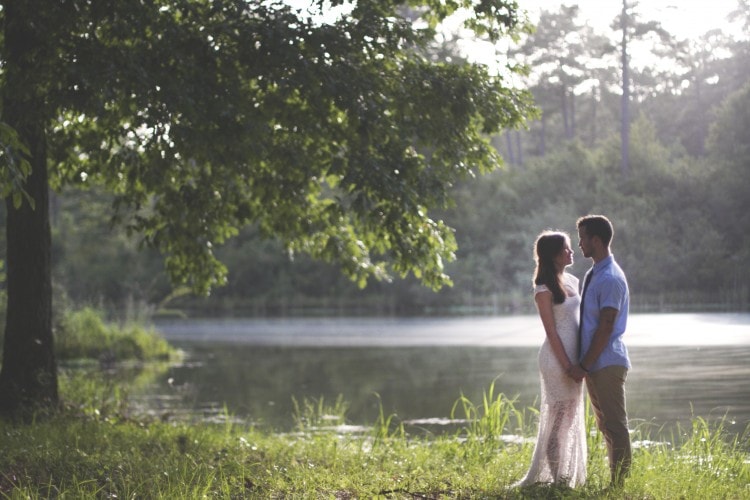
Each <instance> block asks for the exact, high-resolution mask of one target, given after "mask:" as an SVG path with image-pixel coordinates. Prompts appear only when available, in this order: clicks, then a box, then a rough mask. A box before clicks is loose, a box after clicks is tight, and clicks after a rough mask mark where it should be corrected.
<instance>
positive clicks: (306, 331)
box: [145, 315, 750, 432]
mask: <svg viewBox="0 0 750 500" xmlns="http://www.w3.org/2000/svg"><path fill="white" fill-rule="evenodd" d="M631 327H632V328H631V330H632V333H629V335H630V336H631V339H630V344H631V347H630V350H631V357H632V360H633V364H634V368H633V370H632V371H631V372H630V374H629V377H628V385H627V388H628V408H629V412H630V417H631V421H632V423H633V425H649V426H650V425H653V426H654V428H658V427H659V426H661V425H663V424H674V423H676V422H680V423H683V424H687V423H689V421H690V419H691V417H692V416H693V415H695V416H702V417H706V418H720V417H722V416H723V415H725V414H728V415H729V417H730V420H734V422H735V424H733V426H734V429H731V430H734V431H736V432H741V431H742V430H743V429H744V428H745V426H746V425H747V424H748V423H750V397H749V396H750V388H748V384H747V381H748V379H750V365H749V364H748V363H747V359H748V357H749V356H750V315H642V316H636V317H634V321H632V325H631ZM540 330H541V329H540V327H539V326H538V320H537V319H536V318H532V317H513V318H474V319H466V318H456V319H450V320H434V319H431V320H393V319H388V320H352V319H344V320H341V319H339V320H279V321H275V322H274V321H270V320H266V321H251V322H248V321H223V322H219V323H217V322H191V323H182V324H178V325H175V324H172V325H171V326H169V325H167V326H166V327H164V328H163V331H165V333H166V335H167V337H168V338H170V339H171V340H172V342H173V343H175V344H177V345H178V346H180V347H182V348H183V349H185V350H186V352H187V353H188V360H187V362H186V363H185V364H183V365H181V366H177V367H173V368H172V369H170V371H169V373H168V374H166V375H164V377H163V378H162V379H161V380H159V382H158V383H157V384H156V385H155V386H154V387H153V388H152V389H151V390H150V391H149V392H148V394H147V395H146V396H145V397H147V398H151V400H150V402H148V403H147V404H148V405H149V407H150V408H151V409H152V411H155V412H172V413H173V414H181V413H185V412H190V411H197V412H199V414H200V415H205V416H213V415H216V414H217V413H221V412H223V411H224V408H225V407H226V410H227V411H228V412H229V413H230V414H232V415H235V416H237V417H239V418H243V419H247V420H250V421H252V422H255V423H256V424H258V425H263V426H267V427H270V428H273V429H277V430H287V429H289V428H290V427H291V426H292V424H293V419H292V413H293V404H292V398H296V399H297V400H298V401H302V400H303V399H304V398H316V399H317V398H321V397H322V398H324V399H325V400H326V401H329V402H330V403H333V402H334V401H335V400H336V397H337V396H339V395H342V396H343V398H344V399H345V401H347V402H348V403H349V405H350V407H349V412H348V418H349V421H350V423H352V424H356V425H361V424H371V423H374V421H375V419H376V418H377V416H378V414H379V404H380V403H381V402H382V405H383V410H384V411H385V412H386V414H395V415H397V417H398V418H399V419H400V420H402V421H403V420H412V421H417V422H420V425H422V423H424V422H430V420H429V419H435V420H432V422H445V421H446V420H445V419H448V418H449V417H450V413H451V408H452V407H453V404H454V403H455V401H456V400H457V399H458V397H459V396H460V395H462V394H463V395H465V396H466V397H468V398H469V399H470V400H472V401H474V402H477V403H479V402H480V401H481V398H482V393H483V391H485V390H487V388H488V387H489V385H490V383H492V382H493V381H495V390H496V392H503V393H504V394H505V395H506V396H509V397H516V398H517V405H518V406H520V407H522V408H523V407H526V406H537V405H538V398H539V378H538V374H537V369H538V368H537V361H536V357H537V351H538V346H539V344H541V340H542V339H541V335H542V334H541V333H540ZM493 332H494V333H493ZM274 339H275V340H276V343H275V344H274V342H273V340H274ZM316 339H317V340H316ZM376 395H379V396H376ZM162 397H163V398H162ZM462 416H463V415H457V417H459V418H460V417H462Z"/></svg>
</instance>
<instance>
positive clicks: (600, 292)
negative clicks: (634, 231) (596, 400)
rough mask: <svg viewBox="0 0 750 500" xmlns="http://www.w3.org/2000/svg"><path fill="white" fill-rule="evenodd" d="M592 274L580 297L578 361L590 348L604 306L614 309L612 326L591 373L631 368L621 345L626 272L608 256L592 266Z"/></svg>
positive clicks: (627, 304) (626, 301)
mask: <svg viewBox="0 0 750 500" xmlns="http://www.w3.org/2000/svg"><path fill="white" fill-rule="evenodd" d="M589 273H593V276H592V277H591V282H590V283H589V285H588V287H587V288H586V293H585V297H583V315H582V316H581V359H583V357H584V356H585V355H586V353H587V352H588V350H589V347H591V342H592V340H593V338H594V333H595V332H596V329H597V326H598V325H599V314H600V312H601V310H602V309H604V308H605V307H611V308H613V309H617V316H616V317H615V324H614V328H613V330H612V335H611V336H610V338H609V343H608V344H607V347H605V348H604V350H603V351H602V353H601V354H600V355H599V358H598V359H597V360H596V362H595V363H594V364H593V366H590V367H588V368H589V370H590V371H596V370H600V369H602V368H604V367H606V366H624V367H626V368H628V369H630V358H629V356H628V349H627V347H625V343H624V342H623V338H622V337H623V335H624V334H625V328H626V327H627V324H628V309H629V307H630V297H629V292H628V282H627V280H626V279H625V273H623V272H622V269H620V266H618V265H617V262H615V259H614V256H612V255H609V256H608V257H606V258H604V259H602V260H601V261H599V262H597V263H596V264H594V266H593V267H592V268H591V269H590V270H589Z"/></svg>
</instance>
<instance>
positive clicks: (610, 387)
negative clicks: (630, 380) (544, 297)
mask: <svg viewBox="0 0 750 500" xmlns="http://www.w3.org/2000/svg"><path fill="white" fill-rule="evenodd" d="M576 225H577V226H578V237H579V242H578V246H579V247H580V248H581V251H582V252H583V256H584V257H586V258H591V259H592V260H593V261H594V265H593V267H592V268H591V269H589V271H588V272H587V273H586V277H585V278H584V281H583V283H584V285H583V291H582V293H581V320H580V342H581V344H580V345H581V351H580V358H579V359H580V363H579V364H578V365H576V366H573V367H572V368H571V370H570V376H571V377H573V378H574V379H576V380H582V379H583V378H584V377H585V378H586V387H587V388H588V393H589V399H590V400H591V405H592V406H593V407H594V414H595V416H596V423H597V427H598V428H599V430H600V431H601V433H602V434H603V435H604V439H605V441H606V443H607V452H608V456H609V467H610V473H611V480H612V485H613V486H615V487H619V486H622V484H623V481H624V479H625V477H627V475H628V473H629V471H630V463H631V449H630V435H629V433H628V416H627V411H626V409H625V379H626V377H627V374H628V370H629V369H630V358H629V356H628V350H627V348H626V347H625V344H624V343H623V334H624V333H625V328H626V326H627V322H628V308H629V292H628V283H627V280H626V279H625V274H624V273H623V272H622V269H620V266H618V265H617V263H616V262H615V259H614V256H613V255H612V253H611V251H610V248H609V245H610V242H611V241H612V236H613V234H614V230H613V228H612V223H611V222H610V221H609V220H608V219H607V218H606V217H604V216H601V215H587V216H585V217H581V218H580V219H578V221H577V222H576Z"/></svg>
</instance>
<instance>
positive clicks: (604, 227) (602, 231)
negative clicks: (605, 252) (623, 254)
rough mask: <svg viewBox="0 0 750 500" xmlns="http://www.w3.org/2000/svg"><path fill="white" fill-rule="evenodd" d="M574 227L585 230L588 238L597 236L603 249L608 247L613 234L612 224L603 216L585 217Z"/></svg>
mask: <svg viewBox="0 0 750 500" xmlns="http://www.w3.org/2000/svg"><path fill="white" fill-rule="evenodd" d="M576 227H578V229H580V228H582V227H583V228H586V234H587V235H588V236H589V237H592V236H598V237H599V239H600V240H602V243H603V244H604V246H605V247H608V246H609V243H610V242H611V241H612V236H614V234H615V230H614V228H613V227H612V223H611V222H610V221H609V219H607V218H606V217H605V216H603V215H585V216H583V217H581V218H580V219H578V221H576Z"/></svg>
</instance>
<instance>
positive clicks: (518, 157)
mask: <svg viewBox="0 0 750 500" xmlns="http://www.w3.org/2000/svg"><path fill="white" fill-rule="evenodd" d="M516 160H517V161H518V165H519V166H523V149H522V144H521V131H520V130H516Z"/></svg>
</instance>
